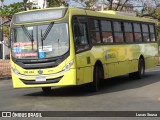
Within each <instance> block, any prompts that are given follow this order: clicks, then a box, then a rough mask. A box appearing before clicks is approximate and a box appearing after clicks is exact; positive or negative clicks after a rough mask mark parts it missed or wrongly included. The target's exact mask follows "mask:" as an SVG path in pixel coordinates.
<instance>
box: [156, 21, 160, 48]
mask: <svg viewBox="0 0 160 120" xmlns="http://www.w3.org/2000/svg"><path fill="white" fill-rule="evenodd" d="M156 30H157V33H158V35H157V39H158V42H159V45H160V24H158V25H156Z"/></svg>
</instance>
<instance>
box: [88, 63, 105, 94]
mask: <svg viewBox="0 0 160 120" xmlns="http://www.w3.org/2000/svg"><path fill="white" fill-rule="evenodd" d="M102 79H104V73H103V68H102V66H100V65H95V67H94V72H93V82H92V83H91V84H90V85H91V86H90V87H91V91H93V92H97V91H99V89H100V80H102Z"/></svg>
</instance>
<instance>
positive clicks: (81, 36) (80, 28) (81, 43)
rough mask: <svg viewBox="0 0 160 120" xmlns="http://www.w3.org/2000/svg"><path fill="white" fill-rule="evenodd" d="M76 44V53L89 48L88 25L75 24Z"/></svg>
mask: <svg viewBox="0 0 160 120" xmlns="http://www.w3.org/2000/svg"><path fill="white" fill-rule="evenodd" d="M73 29H74V43H75V48H76V52H79V51H83V50H85V49H88V48H89V43H88V36H87V25H86V23H74V25H73Z"/></svg>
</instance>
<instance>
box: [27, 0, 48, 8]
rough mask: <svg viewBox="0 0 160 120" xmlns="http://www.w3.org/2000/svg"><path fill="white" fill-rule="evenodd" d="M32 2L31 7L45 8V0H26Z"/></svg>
mask: <svg viewBox="0 0 160 120" xmlns="http://www.w3.org/2000/svg"><path fill="white" fill-rule="evenodd" d="M28 2H32V3H33V8H46V7H47V0H28Z"/></svg>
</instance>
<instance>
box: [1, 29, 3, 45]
mask: <svg viewBox="0 0 160 120" xmlns="http://www.w3.org/2000/svg"><path fill="white" fill-rule="evenodd" d="M0 41H1V42H2V41H3V30H0Z"/></svg>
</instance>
